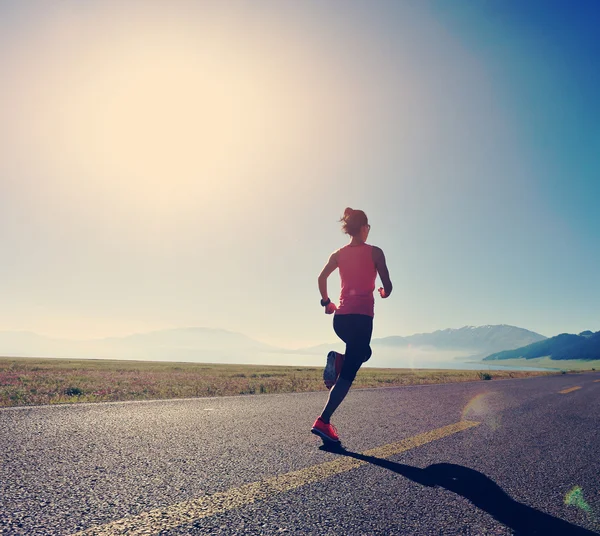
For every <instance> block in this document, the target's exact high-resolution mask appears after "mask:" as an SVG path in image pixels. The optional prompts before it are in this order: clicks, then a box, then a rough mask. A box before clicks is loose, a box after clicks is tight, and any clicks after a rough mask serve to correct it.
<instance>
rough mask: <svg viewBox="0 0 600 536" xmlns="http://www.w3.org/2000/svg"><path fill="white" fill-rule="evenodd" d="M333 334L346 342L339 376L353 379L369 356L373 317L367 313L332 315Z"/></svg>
mask: <svg viewBox="0 0 600 536" xmlns="http://www.w3.org/2000/svg"><path fill="white" fill-rule="evenodd" d="M333 330H334V331H335V334H336V335H337V336H338V337H339V338H340V339H342V340H343V341H344V342H345V343H346V357H345V358H344V366H343V367H342V371H341V372H340V378H344V380H348V381H349V382H350V383H352V382H353V381H354V378H355V377H356V373H357V372H358V369H359V368H360V367H361V365H362V364H363V363H364V362H365V361H367V360H368V359H369V358H370V357H371V353H372V352H371V346H369V345H370V344H371V335H372V333H373V317H372V316H368V315H340V314H336V315H335V316H334V317H333Z"/></svg>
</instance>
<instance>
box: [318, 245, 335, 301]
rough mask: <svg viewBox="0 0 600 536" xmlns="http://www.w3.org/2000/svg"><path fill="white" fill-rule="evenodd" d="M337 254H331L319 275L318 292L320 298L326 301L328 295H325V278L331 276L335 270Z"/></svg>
mask: <svg viewBox="0 0 600 536" xmlns="http://www.w3.org/2000/svg"><path fill="white" fill-rule="evenodd" d="M337 266H338V263H337V252H335V253H332V254H331V256H330V257H329V260H328V261H327V264H326V265H325V266H324V268H323V269H322V270H321V273H320V274H319V292H320V293H321V298H323V299H324V300H326V299H327V298H328V297H329V295H328V294H327V278H328V277H329V276H330V275H331V273H332V272H333V271H334V270H335V269H336V268H337Z"/></svg>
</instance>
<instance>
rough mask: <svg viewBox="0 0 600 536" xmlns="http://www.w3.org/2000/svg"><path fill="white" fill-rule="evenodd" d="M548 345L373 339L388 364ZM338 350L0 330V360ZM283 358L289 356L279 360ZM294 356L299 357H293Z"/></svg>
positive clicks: (461, 333) (166, 335)
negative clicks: (86, 337)
mask: <svg viewBox="0 0 600 536" xmlns="http://www.w3.org/2000/svg"><path fill="white" fill-rule="evenodd" d="M590 333H591V332H590ZM594 336H595V335H594ZM582 337H583V335H582ZM546 340H551V339H546V337H544V336H543V335H540V334H539V333H534V332H532V331H529V330H526V329H523V328H518V327H515V326H508V325H493V326H490V325H488V326H465V327H462V328H458V329H444V330H438V331H434V332H433V333H418V334H415V335H410V336H407V337H400V336H392V337H384V338H376V339H373V341H372V346H373V350H375V351H376V352H377V353H378V355H380V356H382V358H383V357H384V356H388V357H389V362H394V363H401V362H402V356H408V355H417V354H418V355H419V356H421V357H422V356H423V355H425V353H427V355H428V356H431V355H433V354H436V355H437V356H438V357H439V359H441V358H442V356H443V358H444V359H446V360H448V359H458V358H465V357H468V358H469V359H481V358H483V357H485V356H489V355H490V354H492V355H497V354H493V352H499V351H501V350H512V349H515V348H521V347H524V346H528V345H531V344H532V343H543V342H545V341H546ZM342 348H343V343H342V342H341V341H337V342H334V343H328V344H321V345H318V346H311V347H309V348H301V349H297V350H290V349H284V348H278V347H276V346H271V345H268V344H264V343H261V342H259V341H256V340H254V339H252V338H250V337H247V336H245V335H242V334H241V333H236V332H232V331H227V330H222V329H209V328H203V327H190V328H179V329H166V330H159V331H152V332H148V333H138V334H133V335H129V336H126V337H110V338H104V339H90V340H67V339H56V338H50V337H44V336H41V335H38V334H36V333H31V332H24V331H22V332H6V331H5V332H1V331H0V355H3V356H15V357H16V356H21V357H63V358H100V359H143V360H151V361H198V362H213V363H214V362H222V363H260V362H268V363H271V362H279V361H281V362H290V361H291V360H292V359H298V358H299V356H300V354H302V355H305V356H307V355H322V354H325V353H327V352H328V351H329V350H331V349H340V350H341V349H342ZM417 350H418V352H417ZM275 354H278V355H279V356H280V357H276V355H275ZM283 354H287V355H288V356H289V357H288V358H281V356H282V355H283ZM459 354H460V355H459ZM292 355H296V356H298V358H293V357H292ZM546 355H547V354H546ZM396 357H397V358H398V359H396ZM490 357H491V356H490ZM496 359H497V358H496Z"/></svg>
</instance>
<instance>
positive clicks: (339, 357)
mask: <svg viewBox="0 0 600 536" xmlns="http://www.w3.org/2000/svg"><path fill="white" fill-rule="evenodd" d="M343 366H344V355H343V354H338V353H337V352H334V351H331V352H329V353H328V354H327V364H326V365H325V370H324V371H323V382H324V383H325V387H327V389H331V388H332V387H333V386H334V385H335V382H337V379H338V377H339V375H340V372H342V367H343Z"/></svg>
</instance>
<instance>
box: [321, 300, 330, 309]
mask: <svg viewBox="0 0 600 536" xmlns="http://www.w3.org/2000/svg"><path fill="white" fill-rule="evenodd" d="M330 303H331V300H330V299H329V298H327V299H326V300H321V305H322V306H323V307H327V306H328V305H329V304H330Z"/></svg>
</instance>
